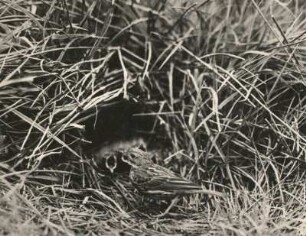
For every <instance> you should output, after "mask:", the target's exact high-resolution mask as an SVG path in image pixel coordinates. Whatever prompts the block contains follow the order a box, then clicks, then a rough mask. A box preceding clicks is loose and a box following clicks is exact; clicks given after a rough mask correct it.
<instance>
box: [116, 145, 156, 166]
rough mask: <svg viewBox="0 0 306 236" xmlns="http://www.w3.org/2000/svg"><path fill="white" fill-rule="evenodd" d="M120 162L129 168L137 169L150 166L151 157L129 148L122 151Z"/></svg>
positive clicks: (137, 149) (146, 153)
mask: <svg viewBox="0 0 306 236" xmlns="http://www.w3.org/2000/svg"><path fill="white" fill-rule="evenodd" d="M121 153H122V160H123V161H124V162H126V163H128V164H129V165H131V166H134V167H139V166H143V165H148V164H152V160H151V155H150V154H149V153H148V152H144V151H142V150H140V149H139V148H129V149H126V150H122V151H121Z"/></svg>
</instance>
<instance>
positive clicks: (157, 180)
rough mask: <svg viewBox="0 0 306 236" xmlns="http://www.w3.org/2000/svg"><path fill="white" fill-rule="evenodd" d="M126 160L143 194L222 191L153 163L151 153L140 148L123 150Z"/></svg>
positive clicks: (131, 177) (158, 195)
mask: <svg viewBox="0 0 306 236" xmlns="http://www.w3.org/2000/svg"><path fill="white" fill-rule="evenodd" d="M121 153H122V158H123V160H124V161H126V162H127V163H129V164H130V165H131V170H130V179H131V182H132V183H133V185H134V186H135V187H136V188H137V189H138V190H139V191H140V192H141V193H143V194H146V195H149V196H151V197H157V198H173V197H175V196H177V195H190V194H195V193H205V194H212V195H218V196H221V194H220V193H217V192H215V191H209V190H205V189H203V188H202V187H201V186H199V185H196V184H194V183H193V182H191V181H189V180H187V179H184V178H182V177H180V176H177V175H176V174H175V173H174V172H172V171H171V170H169V169H167V168H165V167H162V166H160V165H157V164H155V163H153V161H152V160H151V158H150V154H149V153H147V152H144V151H142V150H140V149H138V148H130V149H126V150H121Z"/></svg>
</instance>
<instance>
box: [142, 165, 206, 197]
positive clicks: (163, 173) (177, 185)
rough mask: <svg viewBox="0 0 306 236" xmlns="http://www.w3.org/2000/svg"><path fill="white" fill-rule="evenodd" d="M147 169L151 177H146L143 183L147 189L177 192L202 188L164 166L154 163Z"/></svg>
mask: <svg viewBox="0 0 306 236" xmlns="http://www.w3.org/2000/svg"><path fill="white" fill-rule="evenodd" d="M147 171H148V172H150V173H151V178H148V179H147V181H146V182H145V183H144V187H145V188H146V189H147V190H160V191H167V192H172V193H177V194H178V193H185V194H186V193H188V192H189V191H191V192H193V191H201V190H202V187H201V186H199V185H196V184H194V183H192V182H191V181H189V180H186V179H184V178H182V177H179V176H177V175H176V174H174V173H173V172H172V171H170V170H168V169H166V168H164V167H161V166H157V165H154V166H153V167H149V168H147Z"/></svg>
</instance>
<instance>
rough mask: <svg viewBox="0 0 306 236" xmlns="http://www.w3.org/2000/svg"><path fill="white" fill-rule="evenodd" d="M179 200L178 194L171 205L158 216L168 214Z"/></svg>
mask: <svg viewBox="0 0 306 236" xmlns="http://www.w3.org/2000/svg"><path fill="white" fill-rule="evenodd" d="M178 201H179V197H178V196H176V197H175V198H174V199H173V200H172V201H171V203H170V205H169V206H168V207H167V209H166V210H165V211H164V212H163V213H161V214H159V215H158V216H157V217H158V218H160V217H164V216H165V215H167V214H168V213H169V211H170V210H171V209H172V207H173V206H174V205H175V204H177V203H178Z"/></svg>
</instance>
